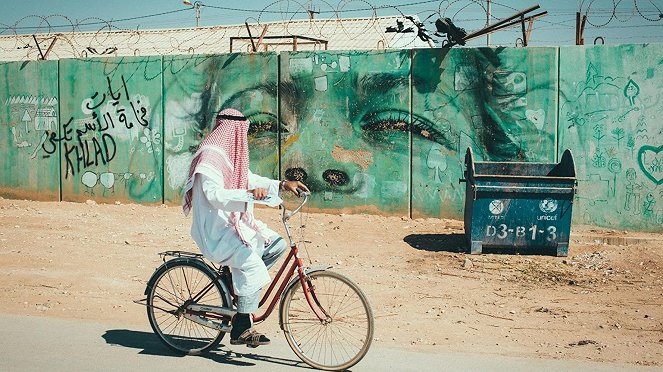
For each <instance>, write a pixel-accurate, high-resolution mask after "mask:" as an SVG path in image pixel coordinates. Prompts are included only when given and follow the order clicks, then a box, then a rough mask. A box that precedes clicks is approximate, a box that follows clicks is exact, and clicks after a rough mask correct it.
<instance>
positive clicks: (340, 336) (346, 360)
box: [282, 271, 373, 371]
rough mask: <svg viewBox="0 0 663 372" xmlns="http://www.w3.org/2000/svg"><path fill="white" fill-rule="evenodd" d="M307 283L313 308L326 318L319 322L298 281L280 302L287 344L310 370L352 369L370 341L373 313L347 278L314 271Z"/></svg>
mask: <svg viewBox="0 0 663 372" xmlns="http://www.w3.org/2000/svg"><path fill="white" fill-rule="evenodd" d="M307 280H308V284H309V286H310V287H311V288H312V290H311V292H310V293H311V296H312V298H313V302H314V304H313V306H314V307H317V308H318V309H323V310H324V311H325V312H326V313H327V314H328V315H329V316H328V318H327V319H325V320H323V321H321V320H320V319H318V317H317V316H316V315H315V313H314V312H313V310H312V309H311V306H310V305H309V303H308V301H307V300H306V297H305V295H304V292H303V291H302V285H301V282H299V281H297V283H296V284H295V285H294V286H292V287H291V288H290V289H289V290H288V292H287V293H286V294H285V297H284V302H283V309H282V312H283V330H284V332H285V336H286V340H287V341H288V344H289V345H290V347H291V348H292V350H293V351H294V352H295V354H297V356H298V357H299V358H301V359H302V360H303V361H304V362H305V363H306V364H308V365H310V366H311V367H314V368H318V369H323V370H328V371H338V370H344V369H347V368H350V367H352V366H353V365H355V364H357V363H358V362H359V361H360V360H361V359H362V358H363V357H364V355H366V353H367V352H368V349H369V347H370V346H371V342H372V341H373V312H372V311H371V307H370V305H369V303H368V299H367V298H366V296H365V295H364V294H363V293H362V291H361V290H360V289H359V287H357V285H356V284H355V283H353V282H352V281H351V280H350V279H348V278H347V277H345V276H343V275H341V274H338V273H335V272H332V271H316V272H313V273H311V274H309V275H308V276H307Z"/></svg>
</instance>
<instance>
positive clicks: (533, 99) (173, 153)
mask: <svg viewBox="0 0 663 372" xmlns="http://www.w3.org/2000/svg"><path fill="white" fill-rule="evenodd" d="M277 60H278V61H279V62H278V65H277V64H276V63H277ZM169 65H170V66H171V68H170V71H169V68H168V66H169ZM164 66H166V71H165V74H166V75H165V81H166V97H167V99H166V123H165V128H166V142H165V146H166V178H167V179H168V180H170V186H171V188H172V190H173V192H172V193H171V195H172V197H171V198H172V199H173V200H174V199H175V198H176V197H177V193H176V192H175V191H177V190H178V189H179V188H180V187H181V185H182V184H183V182H184V177H185V175H186V173H187V172H186V171H187V169H188V168H187V167H188V164H189V161H190V159H191V157H192V154H193V152H194V151H195V148H196V146H197V144H198V143H199V142H200V140H201V139H202V137H203V136H204V135H205V134H206V133H207V132H209V130H210V129H211V128H212V127H213V125H214V116H215V115H216V113H217V112H218V111H219V110H221V109H224V108H228V107H232V108H237V109H239V110H240V111H242V112H243V113H244V114H245V115H246V116H247V118H248V119H249V120H250V121H251V128H250V133H249V138H250V145H251V168H252V170H253V171H254V172H256V173H258V174H262V175H266V176H270V177H274V178H278V177H279V176H280V177H281V178H287V179H291V180H300V181H303V182H305V183H306V184H307V185H308V186H309V187H310V188H311V190H312V191H313V197H312V203H311V205H312V207H313V208H317V209H321V210H325V211H344V212H359V213H362V212H366V213H378V214H392V215H393V214H395V215H408V214H409V212H410V208H411V209H412V211H413V215H414V216H450V217H459V216H461V215H462V204H463V198H464V186H462V185H459V184H458V179H459V178H461V177H462V174H463V159H464V153H465V149H466V148H467V147H468V146H470V147H472V148H473V149H474V151H475V154H477V157H478V158H479V159H484V160H499V161H552V160H553V159H554V156H555V148H554V140H553V137H554V131H555V125H554V124H555V120H556V110H555V104H556V102H555V100H554V97H556V95H555V92H556V87H555V85H554V84H555V83H556V80H557V79H556V69H555V66H556V53H555V50H554V49H543V48H540V49H539V50H537V51H524V50H509V51H507V50H500V49H479V50H466V49H462V50H452V51H448V50H419V51H414V52H411V51H409V50H404V51H390V52H322V51H318V52H292V53H282V54H281V55H280V57H278V58H277V56H276V55H274V54H254V55H228V56H209V57H187V58H184V57H174V58H173V59H172V60H171V61H170V62H169V61H164ZM169 134H170V136H169ZM279 149H280V152H279ZM167 184H168V182H167ZM167 195H168V193H167Z"/></svg>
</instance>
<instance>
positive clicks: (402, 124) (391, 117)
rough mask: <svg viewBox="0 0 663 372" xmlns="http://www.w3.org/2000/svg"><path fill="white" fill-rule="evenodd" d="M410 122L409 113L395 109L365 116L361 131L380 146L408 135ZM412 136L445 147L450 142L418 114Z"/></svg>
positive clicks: (413, 122)
mask: <svg viewBox="0 0 663 372" xmlns="http://www.w3.org/2000/svg"><path fill="white" fill-rule="evenodd" d="M409 121H410V115H409V113H408V112H407V111H401V110H393V109H387V110H381V111H374V112H369V113H368V114H366V115H364V117H363V118H362V119H361V122H362V126H361V130H362V131H363V133H364V136H365V137H367V139H368V140H370V141H374V142H375V143H376V144H378V145H379V144H380V143H389V140H390V139H391V138H392V136H393V135H394V134H396V133H407V132H408V130H409V126H408V122H409ZM412 134H414V135H416V136H419V137H421V138H422V139H425V140H429V141H433V142H437V143H439V144H441V145H445V146H446V145H449V142H450V141H449V139H448V138H447V136H446V135H445V134H444V133H442V132H441V131H440V130H439V129H437V128H436V126H435V124H434V123H432V122H431V121H429V120H428V119H426V118H424V117H422V116H419V115H417V114H414V115H413V116H412Z"/></svg>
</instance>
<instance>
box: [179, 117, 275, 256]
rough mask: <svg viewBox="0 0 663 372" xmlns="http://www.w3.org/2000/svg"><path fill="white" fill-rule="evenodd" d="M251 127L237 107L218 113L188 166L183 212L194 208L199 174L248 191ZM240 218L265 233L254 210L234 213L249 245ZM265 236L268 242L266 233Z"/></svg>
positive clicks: (237, 228) (232, 217)
mask: <svg viewBox="0 0 663 372" xmlns="http://www.w3.org/2000/svg"><path fill="white" fill-rule="evenodd" d="M248 130H249V121H248V120H246V118H245V117H244V115H242V113H241V112H239V111H237V110H235V109H225V110H223V111H221V112H220V113H219V114H218V115H217V117H216V127H215V128H214V129H213V130H212V132H210V133H209V134H208V135H207V136H206V137H205V138H204V139H203V141H202V142H201V143H200V145H199V146H198V150H197V151H196V154H195V155H194V157H193V160H192V161H191V166H190V167H189V177H188V178H187V182H186V185H185V187H184V198H183V203H182V209H183V210H184V215H188V214H189V211H190V210H191V201H192V197H193V181H194V179H195V176H196V173H205V175H208V176H210V177H213V178H214V177H217V178H221V179H223V187H224V188H225V189H231V190H232V189H243V190H248V183H249V181H248V179H249V144H248V139H247V133H248ZM240 220H242V221H244V222H245V223H246V224H247V225H248V226H249V227H251V228H252V229H253V230H255V231H256V232H257V233H258V234H259V235H261V236H262V234H261V229H260V228H259V227H258V226H257V225H256V223H255V219H254V217H253V213H247V212H241V213H240V212H231V213H230V221H231V223H232V225H233V227H234V229H235V232H236V233H237V235H238V236H239V238H240V239H241V240H242V242H243V243H244V244H246V245H249V244H248V243H247V241H246V239H244V236H243V235H242V232H241V229H240V226H239V221H240ZM263 238H264V239H265V240H266V241H268V240H267V239H266V238H265V237H264V236H263Z"/></svg>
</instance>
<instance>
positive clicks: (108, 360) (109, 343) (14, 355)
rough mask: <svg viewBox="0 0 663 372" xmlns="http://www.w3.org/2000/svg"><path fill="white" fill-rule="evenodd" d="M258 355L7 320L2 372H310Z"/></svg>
mask: <svg viewBox="0 0 663 372" xmlns="http://www.w3.org/2000/svg"><path fill="white" fill-rule="evenodd" d="M274 336H275V337H274V338H273V341H272V345H268V346H262V347H260V348H258V349H248V348H246V347H233V348H232V349H231V348H228V347H227V346H223V347H222V348H221V349H220V350H218V351H216V352H214V353H211V354H209V355H207V356H205V357H199V356H197V357H196V356H185V357H181V356H175V355H173V354H171V353H169V352H168V350H167V349H166V348H165V347H164V346H162V345H161V343H160V342H159V340H158V339H157V338H156V336H154V334H153V333H152V332H151V330H150V329H149V326H148V327H146V328H139V329H138V328H136V327H134V326H124V325H121V324H120V325H118V324H104V323H90V322H85V321H76V320H62V319H54V318H39V317H21V316H9V315H0V371H68V372H69V371H159V372H166V371H178V372H181V371H183V370H193V371H205V370H213V369H217V370H218V369H221V368H222V369H223V370H224V371H227V370H232V371H255V370H259V369H260V370H262V371H270V372H271V371H297V370H301V371H306V370H310V369H309V368H308V366H307V365H305V364H303V363H301V362H300V361H299V360H298V359H297V357H296V356H295V354H294V353H293V352H292V351H291V350H290V349H289V348H288V346H287V343H286V342H285V339H284V338H283V337H278V336H279V335H274ZM532 370H539V371H541V370H547V371H590V370H596V371H624V372H626V371H642V372H645V371H648V372H649V371H655V370H658V371H660V370H661V369H655V368H644V367H636V366H631V365H617V364H605V363H601V364H599V363H593V362H585V361H559V360H543V359H525V358H510V357H502V356H493V355H482V354H476V355H473V354H461V353H450V352H439V353H416V352H410V351H404V350H399V349H388V348H381V347H373V348H371V350H370V351H369V353H368V354H367V356H366V357H365V358H364V360H362V361H361V362H360V363H359V364H358V365H357V366H355V367H354V368H353V371H532Z"/></svg>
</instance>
